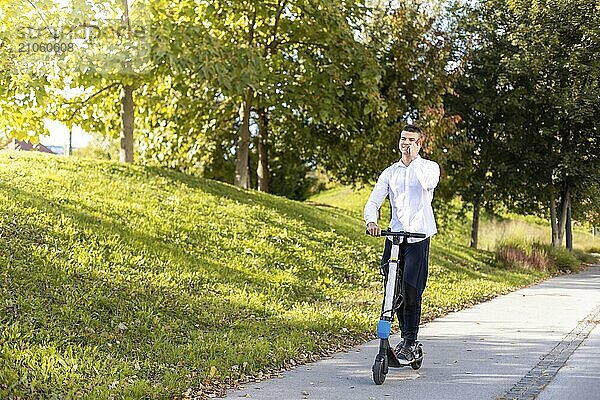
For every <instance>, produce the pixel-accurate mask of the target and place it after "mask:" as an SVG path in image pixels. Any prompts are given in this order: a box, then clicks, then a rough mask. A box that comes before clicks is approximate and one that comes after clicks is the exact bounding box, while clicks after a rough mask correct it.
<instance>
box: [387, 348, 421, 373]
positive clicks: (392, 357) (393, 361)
mask: <svg viewBox="0 0 600 400" xmlns="http://www.w3.org/2000/svg"><path fill="white" fill-rule="evenodd" d="M387 358H388V367H390V368H402V367H408V366H409V365H411V364H412V363H414V362H415V361H419V360H420V359H422V358H423V357H422V356H421V357H420V358H416V359H414V360H413V361H411V362H404V363H401V362H400V361H399V360H398V357H396V353H394V350H393V349H392V348H391V347H388V348H387Z"/></svg>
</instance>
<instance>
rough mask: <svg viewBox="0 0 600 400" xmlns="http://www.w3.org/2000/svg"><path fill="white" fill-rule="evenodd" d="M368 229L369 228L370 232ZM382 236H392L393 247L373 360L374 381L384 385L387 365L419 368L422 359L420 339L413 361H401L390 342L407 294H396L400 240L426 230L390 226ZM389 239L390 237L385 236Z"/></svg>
mask: <svg viewBox="0 0 600 400" xmlns="http://www.w3.org/2000/svg"><path fill="white" fill-rule="evenodd" d="M368 233H369V231H367V234H368ZM381 236H391V237H392V250H391V255H390V261H389V264H388V265H389V270H388V276H387V283H386V286H385V294H384V301H383V307H382V311H381V317H380V318H379V322H378V323H377V337H379V353H378V354H377V356H376V357H375V363H374V364H373V368H372V370H373V381H374V382H375V384H377V385H381V384H382V383H383V382H384V381H385V376H386V375H387V373H388V368H390V367H391V368H401V367H406V366H408V365H410V366H411V367H412V369H415V370H417V369H419V368H421V365H422V363H423V346H422V344H421V343H419V342H417V343H415V351H414V355H415V358H414V360H412V361H411V362H410V363H406V362H404V363H403V362H401V361H400V360H398V358H397V357H396V353H395V352H394V350H393V349H392V347H391V346H390V341H389V337H390V332H391V329H392V320H393V318H394V311H396V310H397V309H398V308H400V307H401V306H402V304H403V301H404V298H403V293H402V290H401V291H400V293H399V294H398V296H397V298H394V294H395V291H396V282H400V284H401V282H402V269H401V268H400V263H403V262H404V260H398V255H399V253H400V244H402V243H406V239H407V238H425V237H426V235H425V234H424V233H411V232H392V231H390V230H382V231H381ZM386 240H387V239H386Z"/></svg>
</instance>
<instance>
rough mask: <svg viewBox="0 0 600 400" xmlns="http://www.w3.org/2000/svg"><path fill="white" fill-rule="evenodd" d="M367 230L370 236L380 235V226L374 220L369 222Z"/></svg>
mask: <svg viewBox="0 0 600 400" xmlns="http://www.w3.org/2000/svg"><path fill="white" fill-rule="evenodd" d="M367 231H369V235H371V236H381V228H380V227H379V226H378V225H377V224H376V223H375V222H369V224H368V225H367Z"/></svg>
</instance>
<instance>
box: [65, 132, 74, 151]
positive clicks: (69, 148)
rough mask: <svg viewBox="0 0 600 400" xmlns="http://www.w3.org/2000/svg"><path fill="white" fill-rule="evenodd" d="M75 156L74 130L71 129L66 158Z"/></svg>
mask: <svg viewBox="0 0 600 400" xmlns="http://www.w3.org/2000/svg"><path fill="white" fill-rule="evenodd" d="M71 154H73V129H72V128H71V129H69V143H67V146H66V149H65V156H67V157H70V156H71Z"/></svg>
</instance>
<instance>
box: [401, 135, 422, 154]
mask: <svg viewBox="0 0 600 400" xmlns="http://www.w3.org/2000/svg"><path fill="white" fill-rule="evenodd" d="M420 136H421V135H419V134H418V133H416V132H406V131H402V133H401V134H400V142H399V143H398V148H399V149H400V152H401V153H402V154H405V153H406V152H408V148H409V147H410V146H411V145H412V144H415V143H417V141H419V142H420Z"/></svg>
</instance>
